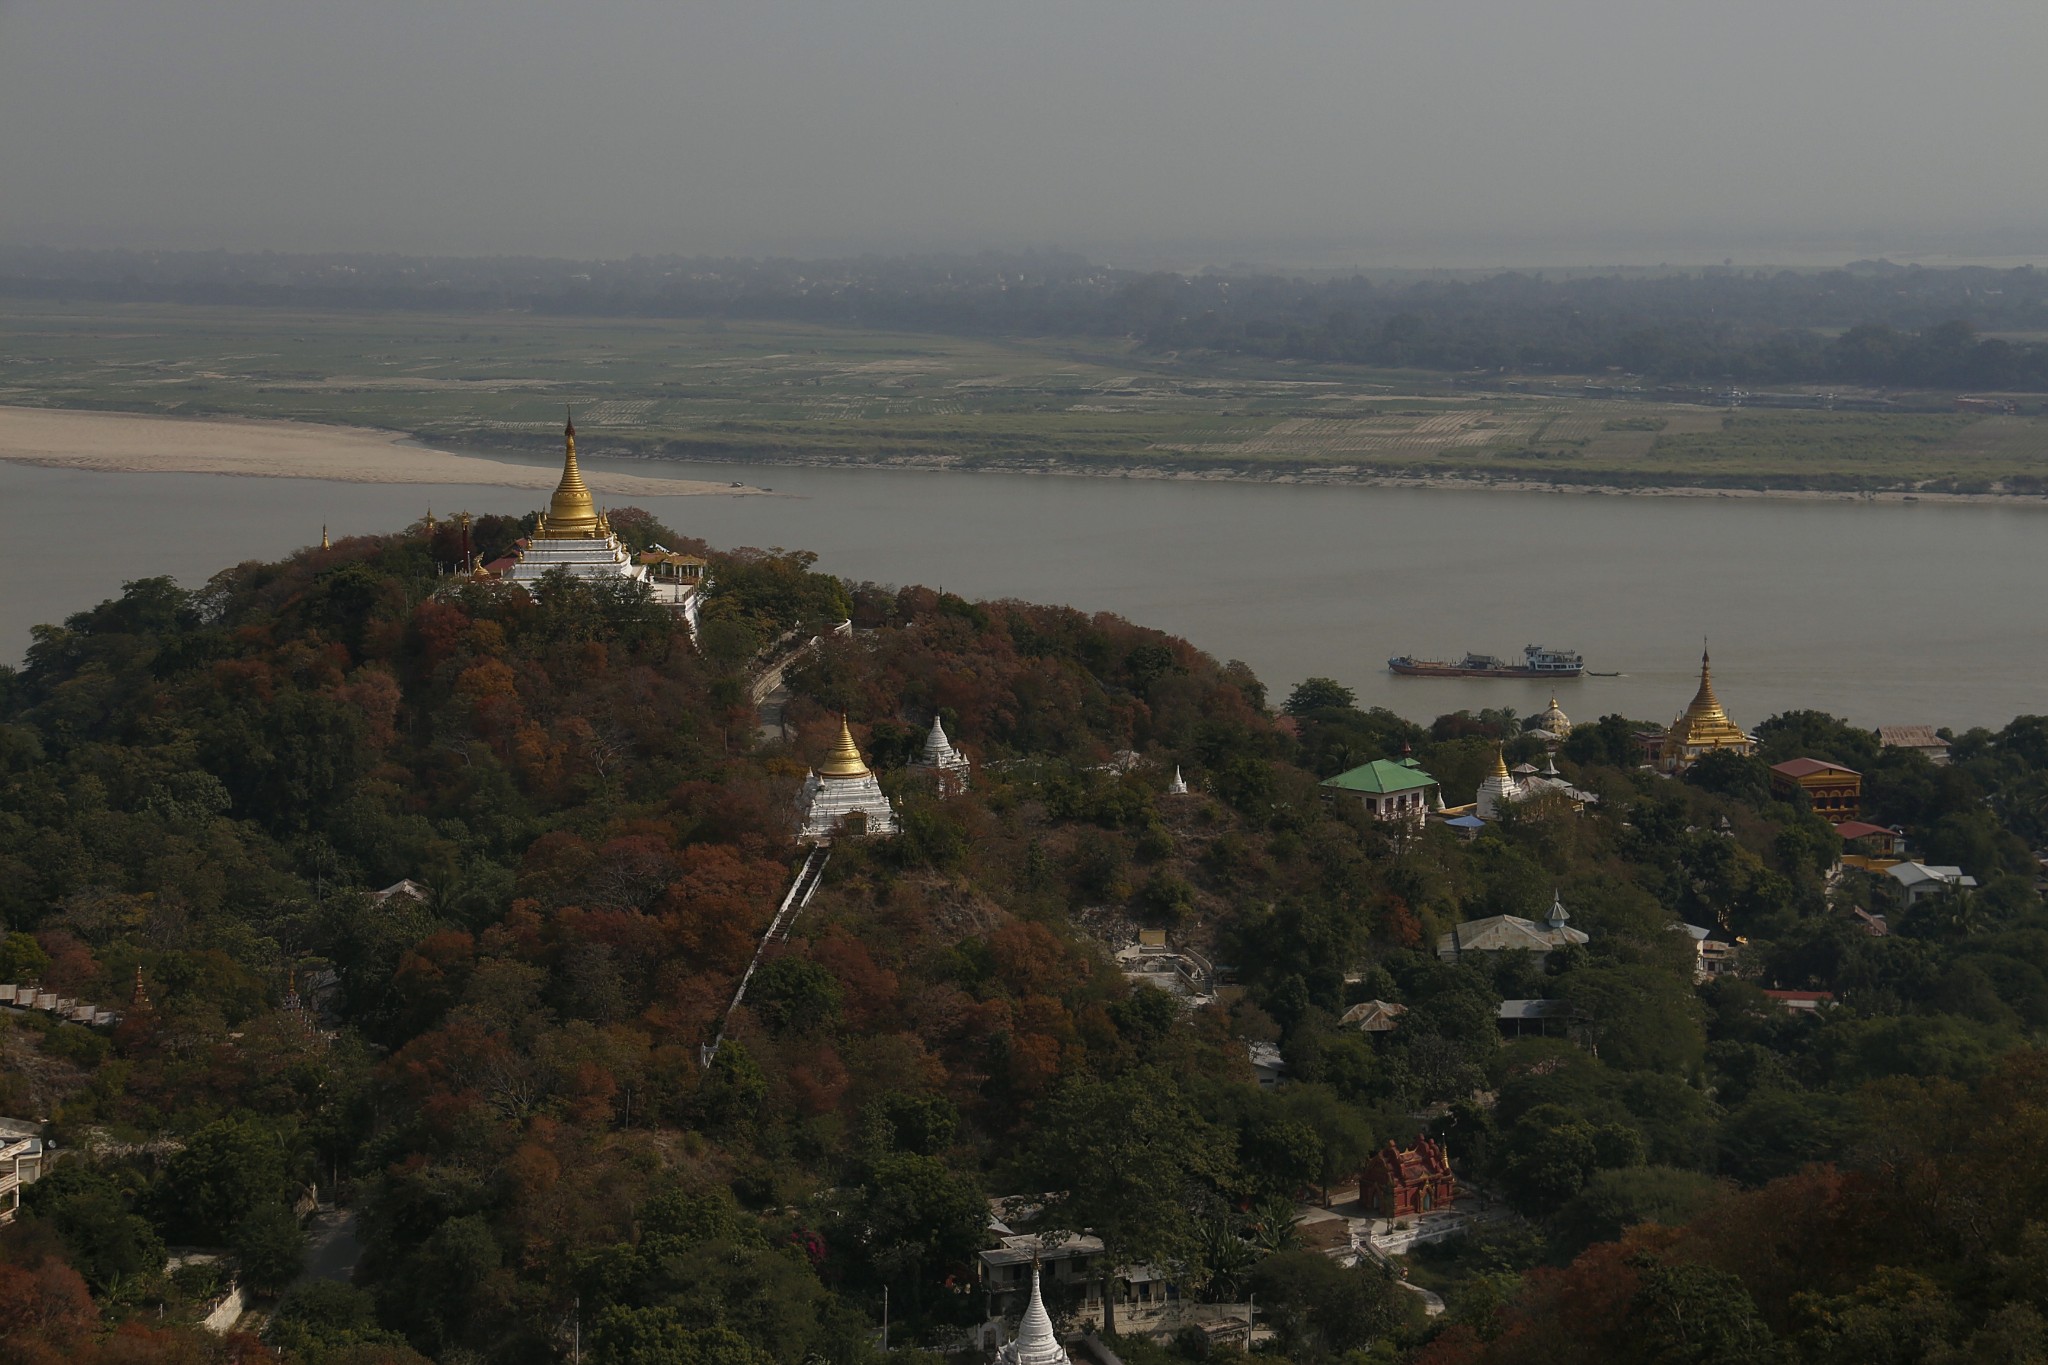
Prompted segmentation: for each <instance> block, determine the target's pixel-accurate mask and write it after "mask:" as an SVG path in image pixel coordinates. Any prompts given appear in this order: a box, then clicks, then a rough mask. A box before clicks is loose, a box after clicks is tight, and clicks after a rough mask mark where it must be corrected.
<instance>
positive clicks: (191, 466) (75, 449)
mask: <svg viewBox="0 0 2048 1365" xmlns="http://www.w3.org/2000/svg"><path fill="white" fill-rule="evenodd" d="M0 460H11V461H16V462H19V463H22V464H35V465H45V466H49V467H53V468H59V469H90V470H96V471H100V472H103V473H110V474H114V473H120V474H238V475H242V476H244V477H252V478H271V479H325V480H328V481H330V482H336V483H423V484H482V485H487V486H491V487H499V488H532V489H540V490H547V489H551V488H553V487H554V486H555V484H556V482H557V481H558V480H559V479H560V477H561V475H560V473H559V472H558V471H556V470H553V469H549V468H546V467H544V466H539V465H531V464H520V463H515V462H513V461H508V460H495V459H491V458H490V457H488V456H483V455H457V454H454V453H452V452H449V451H445V450H434V449H431V448H429V447H426V446H422V445H417V444H414V443H413V442H412V441H411V439H410V438H408V437H406V436H405V435H403V434H401V433H399V432H392V431H378V430H375V429H372V428H369V427H345V426H323V425H318V424H315V423H311V422H272V421H263V420H260V419H254V418H236V417H169V416H163V415H160V414H148V413H127V412H81V411H77V410H73V409H57V408H21V407H0ZM583 480H584V482H585V483H587V484H589V485H590V488H591V491H592V492H595V493H609V494H612V495H614V496H623V497H684V496H689V495H691V494H708V493H725V494H737V493H759V492H761V491H762V490H761V489H759V488H754V487H751V486H749V487H742V488H734V487H732V486H731V485H730V484H727V483H713V482H711V481H709V480H706V479H676V478H662V477H658V476H645V475H638V474H618V473H609V472H601V471H596V470H585V471H584V475H583Z"/></svg>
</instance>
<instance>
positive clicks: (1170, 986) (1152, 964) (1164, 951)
mask: <svg viewBox="0 0 2048 1365" xmlns="http://www.w3.org/2000/svg"><path fill="white" fill-rule="evenodd" d="M1116 965H1117V970H1118V971H1121V972H1122V973H1123V974H1124V980H1126V981H1128V982H1130V983H1131V984H1132V985H1134V986H1139V985H1143V986H1156V987H1158V988H1159V989H1160V990H1162V991H1165V992H1166V993H1167V994H1168V995H1177V996H1179V997H1181V998H1182V999H1184V1000H1188V1001H1191V1002H1193V1003H1196V1004H1202V1003H1205V1002H1207V1001H1209V1000H1212V999H1214V998H1215V990H1216V968H1215V967H1214V965H1212V964H1211V963H1210V961H1209V959H1208V958H1206V957H1203V956H1202V955H1201V954H1200V953H1198V952H1196V951H1195V950H1194V949H1192V948H1175V947H1173V946H1172V945H1171V944H1169V943H1168V942H1167V941H1166V931H1165V930H1164V929H1140V930H1139V931H1138V941H1137V942H1136V943H1132V944H1128V945H1126V946H1124V947H1122V948H1119V949H1118V950H1117V954H1116Z"/></svg>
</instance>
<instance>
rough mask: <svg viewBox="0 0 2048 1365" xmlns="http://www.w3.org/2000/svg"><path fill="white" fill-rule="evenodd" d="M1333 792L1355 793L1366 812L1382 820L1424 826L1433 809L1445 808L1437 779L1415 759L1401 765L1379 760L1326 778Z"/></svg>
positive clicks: (1327, 787)
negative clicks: (1425, 770)
mask: <svg viewBox="0 0 2048 1365" xmlns="http://www.w3.org/2000/svg"><path fill="white" fill-rule="evenodd" d="M1323 786H1324V787H1325V788H1326V789H1327V790H1330V791H1340V792H1351V793H1352V794H1354V795H1356V796H1357V797H1358V799H1359V800H1360V801H1363V802H1364V803H1365V809H1366V813H1367V814H1369V815H1372V816H1374V817H1376V818H1378V819H1381V820H1406V821H1408V822H1410V823H1411V824H1417V825H1419V824H1421V823H1422V822H1423V821H1424V820H1426V819H1427V818H1429V813H1430V811H1432V810H1435V809H1437V808H1438V807H1440V806H1442V804H1443V801H1442V798H1440V797H1439V796H1438V795H1437V785H1436V779H1435V778H1433V777H1431V776H1430V775H1429V774H1428V773H1426V772H1424V771H1422V769H1421V768H1419V767H1417V766H1416V764H1415V760H1414V759H1412V758H1411V759H1405V760H1403V761H1401V762H1399V763H1396V762H1394V761H1393V760H1391V759H1385V758H1376V759H1374V760H1373V761H1372V762H1370V763H1367V764H1364V765H1363V766H1361V767H1357V768H1353V769H1351V770H1350V771H1349V772H1342V773H1338V774H1337V775H1336V776H1335V777H1330V778H1325V779H1324V780H1323Z"/></svg>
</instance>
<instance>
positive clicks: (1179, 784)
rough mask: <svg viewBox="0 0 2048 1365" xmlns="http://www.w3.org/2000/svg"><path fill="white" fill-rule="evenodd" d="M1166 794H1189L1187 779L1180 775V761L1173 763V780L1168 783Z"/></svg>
mask: <svg viewBox="0 0 2048 1365" xmlns="http://www.w3.org/2000/svg"><path fill="white" fill-rule="evenodd" d="M1166 794H1167V795H1168V796H1186V795H1187V794H1188V783H1187V779H1186V778H1184V777H1182V776H1181V775H1180V764H1178V763H1176V764H1174V765H1173V781H1171V782H1169V783H1167V785H1166Z"/></svg>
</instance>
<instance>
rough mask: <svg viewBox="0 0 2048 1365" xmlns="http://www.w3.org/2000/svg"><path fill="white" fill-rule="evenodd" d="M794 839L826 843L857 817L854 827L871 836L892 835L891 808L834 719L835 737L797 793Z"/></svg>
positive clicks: (848, 729)
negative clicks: (834, 740)
mask: <svg viewBox="0 0 2048 1365" xmlns="http://www.w3.org/2000/svg"><path fill="white" fill-rule="evenodd" d="M796 800H797V825H798V828H797V836H796V837H797V841H798V842H799V843H806V844H827V843H830V842H832V839H833V836H834V835H836V834H838V833H839V832H840V831H841V830H842V829H843V828H845V827H846V825H847V821H848V817H850V816H853V815H856V814H857V815H859V816H860V817H861V818H860V821H859V824H858V828H859V829H860V830H861V832H862V833H865V834H871V835H890V834H894V833H895V832H896V809H895V807H894V806H892V805H890V804H889V798H888V797H887V796H886V795H884V794H883V792H882V784H881V783H880V782H878V781H877V780H876V779H875V774H874V770H873V769H871V768H869V767H868V765H867V762H866V761H865V760H864V759H862V758H861V756H860V747H859V746H858V745H856V744H855V743H854V742H853V727H852V726H851V725H849V724H847V721H846V717H845V716H844V715H843V714H842V715H841V716H840V717H839V739H838V742H837V743H835V744H834V745H833V746H832V752H831V753H830V754H828V755H827V756H826V758H825V761H824V762H823V763H821V764H819V765H818V767H817V770H816V771H815V772H813V773H811V774H810V775H809V776H808V777H806V778H805V779H804V786H803V790H802V791H801V792H799V793H798V794H797V799H796Z"/></svg>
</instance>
